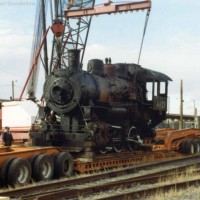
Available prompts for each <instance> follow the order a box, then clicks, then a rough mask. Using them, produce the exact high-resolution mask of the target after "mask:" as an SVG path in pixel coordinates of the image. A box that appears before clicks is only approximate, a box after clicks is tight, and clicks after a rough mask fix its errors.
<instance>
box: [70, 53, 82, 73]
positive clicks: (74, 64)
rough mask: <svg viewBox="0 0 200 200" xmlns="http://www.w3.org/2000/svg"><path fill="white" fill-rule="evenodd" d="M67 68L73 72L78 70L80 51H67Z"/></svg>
mask: <svg viewBox="0 0 200 200" xmlns="http://www.w3.org/2000/svg"><path fill="white" fill-rule="evenodd" d="M68 56H69V59H68V65H69V66H68V67H69V68H70V69H72V70H73V71H77V70H79V69H80V49H69V50H68Z"/></svg>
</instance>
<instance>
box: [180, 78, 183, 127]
mask: <svg viewBox="0 0 200 200" xmlns="http://www.w3.org/2000/svg"><path fill="white" fill-rule="evenodd" d="M179 129H183V80H181V84H180V127H179Z"/></svg>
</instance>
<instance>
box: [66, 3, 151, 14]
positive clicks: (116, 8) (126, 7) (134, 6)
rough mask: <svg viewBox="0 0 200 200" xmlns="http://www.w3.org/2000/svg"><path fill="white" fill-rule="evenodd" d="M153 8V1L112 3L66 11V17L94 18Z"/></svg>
mask: <svg viewBox="0 0 200 200" xmlns="http://www.w3.org/2000/svg"><path fill="white" fill-rule="evenodd" d="M150 8H151V1H150V0H146V1H140V2H134V3H125V4H119V5H111V3H108V4H104V5H103V6H99V7H93V8H85V9H79V10H66V11H65V17H66V18H76V17H83V16H84V17H85V16H93V15H102V14H112V13H117V12H127V11H133V10H144V9H150Z"/></svg>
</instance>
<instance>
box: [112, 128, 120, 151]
mask: <svg viewBox="0 0 200 200" xmlns="http://www.w3.org/2000/svg"><path fill="white" fill-rule="evenodd" d="M112 144H113V149H114V151H115V152H117V153H120V152H122V139H121V134H120V133H119V132H117V131H115V132H114V135H113V138H112Z"/></svg>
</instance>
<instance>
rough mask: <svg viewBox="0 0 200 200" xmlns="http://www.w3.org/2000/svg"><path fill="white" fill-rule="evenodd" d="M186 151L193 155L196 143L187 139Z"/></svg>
mask: <svg viewBox="0 0 200 200" xmlns="http://www.w3.org/2000/svg"><path fill="white" fill-rule="evenodd" d="M185 152H186V154H189V155H192V154H194V144H193V142H192V141H187V142H186V144H185Z"/></svg>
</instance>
